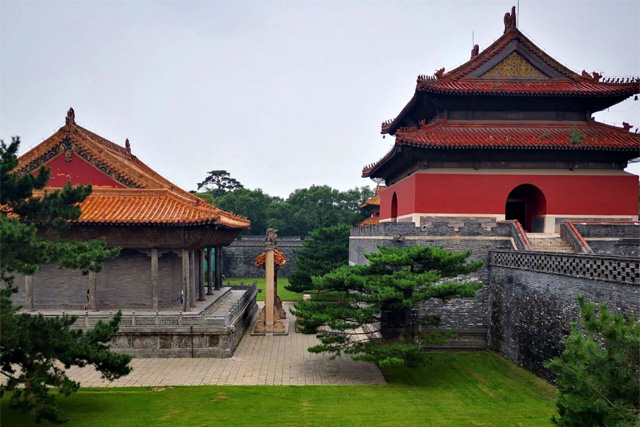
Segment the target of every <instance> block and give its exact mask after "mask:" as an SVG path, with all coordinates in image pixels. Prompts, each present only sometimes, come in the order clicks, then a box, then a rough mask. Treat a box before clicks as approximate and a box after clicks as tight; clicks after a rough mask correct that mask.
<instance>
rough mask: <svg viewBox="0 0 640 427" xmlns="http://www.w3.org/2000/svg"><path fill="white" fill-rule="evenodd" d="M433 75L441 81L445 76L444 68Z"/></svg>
mask: <svg viewBox="0 0 640 427" xmlns="http://www.w3.org/2000/svg"><path fill="white" fill-rule="evenodd" d="M433 75H434V76H436V79H438V80H440V79H441V78H442V76H443V75H444V67H442V68H440V69H439V70H438V71H436V72H435V73H433Z"/></svg>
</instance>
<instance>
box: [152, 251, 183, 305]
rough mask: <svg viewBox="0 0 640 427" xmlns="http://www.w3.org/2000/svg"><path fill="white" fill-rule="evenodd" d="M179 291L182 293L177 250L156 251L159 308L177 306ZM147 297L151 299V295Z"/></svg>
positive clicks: (180, 261) (179, 260)
mask: <svg viewBox="0 0 640 427" xmlns="http://www.w3.org/2000/svg"><path fill="white" fill-rule="evenodd" d="M150 273H151V267H150V266H149V274H150ZM180 291H182V257H181V254H179V252H178V251H177V250H176V251H172V250H162V249H161V250H158V305H159V306H160V307H173V306H176V307H177V306H179V305H180ZM149 297H150V298H151V294H149Z"/></svg>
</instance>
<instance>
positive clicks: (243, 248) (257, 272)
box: [222, 236, 302, 278]
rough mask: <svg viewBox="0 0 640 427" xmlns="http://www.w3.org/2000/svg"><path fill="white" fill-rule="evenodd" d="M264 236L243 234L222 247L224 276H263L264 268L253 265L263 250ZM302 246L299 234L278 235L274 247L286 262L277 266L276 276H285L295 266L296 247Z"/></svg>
mask: <svg viewBox="0 0 640 427" xmlns="http://www.w3.org/2000/svg"><path fill="white" fill-rule="evenodd" d="M264 239H265V238H264V236H244V237H242V239H239V240H236V241H234V242H233V243H232V244H231V245H229V246H227V247H226V248H224V249H223V251H224V254H223V268H222V271H223V273H224V275H225V277H229V278H233V277H264V270H263V269H261V268H258V267H256V266H255V265H254V261H255V259H256V257H257V256H258V255H260V254H261V253H263V252H264V242H265V240H264ZM300 248H302V239H301V238H300V236H278V241H277V245H276V249H278V250H279V251H281V252H282V253H284V256H285V257H286V258H287V263H286V264H285V265H284V266H282V267H280V268H278V277H287V275H288V274H289V273H291V272H292V271H294V270H295V268H296V253H295V251H296V249H300Z"/></svg>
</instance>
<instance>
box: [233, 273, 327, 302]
mask: <svg viewBox="0 0 640 427" xmlns="http://www.w3.org/2000/svg"><path fill="white" fill-rule="evenodd" d="M256 281H257V282H258V289H262V292H260V293H259V294H258V296H257V297H256V300H257V301H264V277H258V278H250V279H247V278H240V279H225V281H224V286H227V283H228V282H231V285H232V286H233V285H238V286H239V285H240V283H244V284H245V285H250V284H252V283H253V282H256ZM287 285H289V280H288V279H287V278H279V279H278V296H279V297H280V299H281V300H282V301H301V300H302V295H303V294H299V293H297V292H291V291H288V290H286V289H285V288H284V287H285V286H287ZM309 294H311V298H313V299H315V298H316V293H315V292H309ZM336 298H337V296H336V295H335V293H326V294H320V296H319V298H318V299H319V300H322V301H329V300H332V299H333V300H335V299H336Z"/></svg>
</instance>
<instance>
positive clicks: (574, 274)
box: [488, 252, 640, 379]
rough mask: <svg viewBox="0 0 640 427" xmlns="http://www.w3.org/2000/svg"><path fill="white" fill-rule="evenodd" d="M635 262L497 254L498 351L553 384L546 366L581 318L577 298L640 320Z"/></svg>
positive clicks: (494, 321)
mask: <svg viewBox="0 0 640 427" xmlns="http://www.w3.org/2000/svg"><path fill="white" fill-rule="evenodd" d="M639 261H640V260H638V259H636V258H626V259H625V258H621V257H602V256H594V255H573V254H538V253H513V252H495V253H492V254H491V259H490V263H489V264H490V265H489V269H490V277H491V281H490V287H489V289H488V291H489V306H490V324H491V327H490V330H489V340H490V345H491V347H492V348H493V349H495V350H496V351H498V352H500V353H501V354H502V355H504V356H505V357H507V358H508V359H510V360H512V361H514V362H515V363H517V364H518V365H520V366H522V367H524V368H526V369H528V370H529V371H532V372H534V373H535V374H537V375H539V376H541V377H543V378H546V379H551V378H552V375H551V373H550V372H549V371H548V370H547V369H545V368H544V366H543V363H544V361H546V360H549V359H551V358H553V357H556V356H559V355H560V354H561V352H562V350H563V349H564V346H563V341H564V340H565V339H566V337H567V336H568V335H569V332H570V324H571V322H575V321H577V320H578V318H579V307H578V303H577V296H578V295H580V294H582V295H584V296H585V300H586V301H588V302H595V303H606V304H607V305H608V307H609V309H610V310H611V311H612V312H613V313H617V314H621V315H623V316H625V317H626V316H634V317H636V318H637V317H638V316H639V315H640V284H639V283H640V281H639V276H638V275H639V274H640V270H639V268H638V267H639V265H638V264H639Z"/></svg>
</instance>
